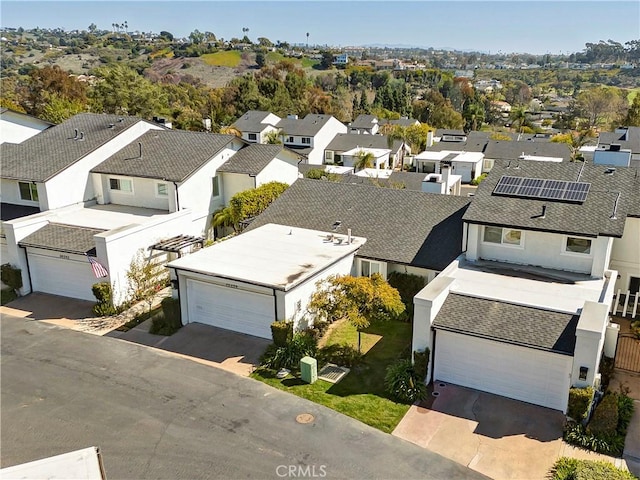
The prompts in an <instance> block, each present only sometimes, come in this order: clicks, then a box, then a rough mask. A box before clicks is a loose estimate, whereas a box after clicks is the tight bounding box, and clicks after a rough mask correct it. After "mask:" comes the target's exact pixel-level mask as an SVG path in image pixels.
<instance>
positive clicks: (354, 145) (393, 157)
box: [324, 133, 411, 168]
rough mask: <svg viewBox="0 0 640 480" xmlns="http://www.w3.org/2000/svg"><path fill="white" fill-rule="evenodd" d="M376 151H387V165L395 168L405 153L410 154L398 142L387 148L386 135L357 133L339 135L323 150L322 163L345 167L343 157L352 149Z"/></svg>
mask: <svg viewBox="0 0 640 480" xmlns="http://www.w3.org/2000/svg"><path fill="white" fill-rule="evenodd" d="M363 148H364V149H367V148H370V149H376V150H389V155H388V157H389V161H388V162H387V165H388V166H389V167H390V168H391V167H395V166H396V165H398V164H399V163H401V162H402V161H403V160H404V156H405V153H411V149H410V148H409V146H408V145H406V144H403V143H402V142H401V141H400V140H395V141H393V142H392V144H391V146H389V138H388V137H387V135H366V136H365V135H362V134H357V133H339V134H337V135H336V136H335V137H334V138H333V140H331V142H330V143H329V145H327V147H326V148H325V150H324V163H326V164H336V165H343V164H344V165H347V163H344V161H343V155H347V153H346V152H351V151H353V150H354V149H355V150H356V151H357V150H358V149H363ZM347 166H348V165H347Z"/></svg>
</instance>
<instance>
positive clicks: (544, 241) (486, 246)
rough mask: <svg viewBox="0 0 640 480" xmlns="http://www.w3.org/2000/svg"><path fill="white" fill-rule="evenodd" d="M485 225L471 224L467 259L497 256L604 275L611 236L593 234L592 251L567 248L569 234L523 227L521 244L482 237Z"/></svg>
mask: <svg viewBox="0 0 640 480" xmlns="http://www.w3.org/2000/svg"><path fill="white" fill-rule="evenodd" d="M483 236H484V227H483V226H480V225H473V224H470V225H469V242H468V245H467V259H469V260H471V261H473V260H477V259H485V260H496V261H502V262H508V263H516V264H520V265H533V266H540V267H546V268H553V269H556V270H566V271H571V272H578V273H587V274H592V275H593V276H595V277H602V275H603V273H604V270H605V269H606V268H607V265H608V257H609V252H610V251H611V244H612V241H611V239H610V238H609V237H597V238H591V239H590V240H591V253H590V254H588V255H587V254H580V253H568V252H564V246H565V243H566V236H565V235H562V234H556V233H547V232H535V231H529V230H527V231H525V230H522V237H521V245H520V246H514V245H504V244H502V245H500V244H495V243H487V242H484V240H483Z"/></svg>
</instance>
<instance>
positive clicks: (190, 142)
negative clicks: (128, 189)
mask: <svg viewBox="0 0 640 480" xmlns="http://www.w3.org/2000/svg"><path fill="white" fill-rule="evenodd" d="M235 138H237V137H235V136H234V135H217V134H213V133H206V132H188V131H181V130H151V131H149V132H146V133H144V134H143V135H142V136H140V137H139V138H137V139H136V140H134V141H133V142H131V143H130V144H129V145H127V146H126V147H124V148H122V149H121V150H119V151H118V152H116V153H114V154H113V155H111V156H110V157H109V158H107V159H106V160H105V161H104V162H102V163H101V164H99V165H97V166H96V167H94V168H93V169H92V170H91V171H92V172H94V173H107V174H111V175H127V176H132V177H144V178H157V179H162V180H167V181H171V182H181V181H183V180H185V179H186V178H187V177H188V176H189V175H191V174H192V173H193V172H195V171H196V170H198V169H199V168H200V167H202V166H203V165H204V164H205V163H207V162H208V161H209V160H210V159H211V158H212V157H213V156H214V155H216V154H217V153H218V152H219V151H220V150H222V149H223V148H224V147H225V146H226V145H228V144H229V143H230V142H231V141H232V140H233V139H235ZM138 143H141V144H142V158H139V154H140V146H139V145H138Z"/></svg>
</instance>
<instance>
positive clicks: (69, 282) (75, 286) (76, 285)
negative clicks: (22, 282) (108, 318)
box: [27, 253, 104, 302]
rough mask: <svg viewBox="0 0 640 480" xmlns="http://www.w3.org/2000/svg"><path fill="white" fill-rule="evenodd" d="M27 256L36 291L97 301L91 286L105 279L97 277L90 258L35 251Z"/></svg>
mask: <svg viewBox="0 0 640 480" xmlns="http://www.w3.org/2000/svg"><path fill="white" fill-rule="evenodd" d="M27 256H28V258H29V273H30V275H31V283H32V290H33V291H34V292H44V293H51V294H53V295H61V296H63V297H72V298H79V299H82V300H89V301H94V302H95V300H96V298H95V297H94V296H93V292H92V291H91V287H92V286H93V284H94V283H98V282H100V281H104V279H97V278H96V277H95V275H94V274H93V270H92V269H91V264H90V263H89V261H88V260H86V261H81V259H73V258H70V259H66V258H56V257H46V256H44V255H36V254H33V253H27ZM70 257H71V255H70Z"/></svg>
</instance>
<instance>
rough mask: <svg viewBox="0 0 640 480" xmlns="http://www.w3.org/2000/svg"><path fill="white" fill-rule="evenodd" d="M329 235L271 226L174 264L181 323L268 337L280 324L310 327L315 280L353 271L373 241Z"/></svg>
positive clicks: (171, 264) (171, 263) (171, 269)
mask: <svg viewBox="0 0 640 480" xmlns="http://www.w3.org/2000/svg"><path fill="white" fill-rule="evenodd" d="M330 237H331V236H330V235H327V233H326V232H323V231H317V230H308V229H302V228H296V227H290V226H284V225H276V224H267V225H263V226H261V227H259V228H256V229H253V230H251V231H249V232H246V233H243V234H242V235H239V236H237V237H234V238H231V239H229V240H226V241H224V242H221V243H218V244H215V245H213V246H211V247H209V248H205V249H203V250H200V251H199V252H196V253H194V254H192V255H189V256H187V257H183V258H180V259H177V260H174V261H172V262H170V263H169V264H168V265H167V266H168V268H169V269H170V271H171V278H172V279H173V280H174V282H173V283H174V285H176V286H177V289H176V290H175V291H174V295H175V296H177V297H178V298H179V299H180V307H181V312H182V323H183V324H187V323H192V322H198V323H204V324H207V325H212V326H214V327H220V328H224V329H228V330H234V331H237V332H241V333H246V334H248V335H253V336H256V337H261V338H267V339H270V338H271V328H270V326H271V323H272V322H274V321H276V320H287V321H291V322H293V324H294V328H295V329H296V330H298V329H300V328H306V327H307V326H310V324H308V323H307V322H308V317H305V312H306V310H307V305H308V303H309V300H310V299H311V296H312V294H313V293H314V292H315V290H316V283H317V282H318V281H321V280H323V279H326V278H328V277H329V276H331V275H349V274H351V273H352V270H353V264H354V262H353V258H354V255H355V252H356V251H357V250H358V248H360V247H362V246H363V245H364V244H365V242H366V239H364V238H361V237H354V236H351V237H349V238H347V237H341V238H340V241H338V239H337V238H330ZM274 259H277V261H274Z"/></svg>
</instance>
